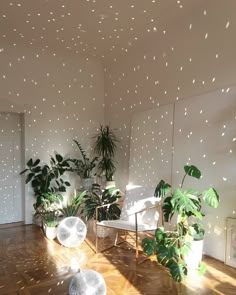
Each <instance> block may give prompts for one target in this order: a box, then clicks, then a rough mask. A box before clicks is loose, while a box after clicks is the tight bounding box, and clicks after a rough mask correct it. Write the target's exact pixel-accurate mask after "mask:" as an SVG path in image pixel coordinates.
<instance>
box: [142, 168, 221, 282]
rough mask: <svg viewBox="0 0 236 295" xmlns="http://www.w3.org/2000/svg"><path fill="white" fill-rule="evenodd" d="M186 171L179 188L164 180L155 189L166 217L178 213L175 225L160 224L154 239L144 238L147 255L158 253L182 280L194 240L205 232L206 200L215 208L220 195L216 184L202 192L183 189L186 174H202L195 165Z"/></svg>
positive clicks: (161, 262)
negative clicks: (172, 226) (171, 227)
mask: <svg viewBox="0 0 236 295" xmlns="http://www.w3.org/2000/svg"><path fill="white" fill-rule="evenodd" d="M184 171H185V174H184V177H183V180H182V183H181V186H180V187H179V188H176V189H171V186H170V185H169V184H168V183H166V182H165V181H163V180H161V181H160V182H159V184H158V185H157V187H156V190H155V196H156V197H160V198H162V199H163V206H162V209H163V215H164V220H165V221H166V222H169V221H170V220H171V219H172V218H173V217H174V216H175V217H177V223H176V226H175V229H174V230H172V231H167V230H165V229H164V227H160V228H158V229H157V230H156V232H155V238H154V239H148V238H145V239H143V241H142V246H143V249H144V252H146V254H147V255H148V256H151V255H153V254H155V255H156V257H157V261H158V262H159V263H160V264H162V265H163V266H164V267H166V268H167V269H168V270H169V271H170V274H171V276H172V277H173V279H174V280H175V281H177V282H181V281H182V280H183V279H184V277H185V276H186V275H187V274H188V265H187V263H186V257H187V256H188V255H189V252H190V250H191V247H192V242H193V240H194V239H201V238H203V235H204V228H203V225H202V223H201V220H202V219H203V217H204V214H203V213H202V205H203V203H205V204H206V205H208V206H210V207H212V208H217V207H218V206H219V195H218V193H217V192H216V190H215V189H214V188H213V187H210V188H208V189H207V190H204V191H202V192H199V191H197V190H194V189H184V188H183V185H184V181H185V178H186V176H191V177H194V178H197V179H200V178H201V171H200V170H199V169H198V168H197V167H196V166H193V165H191V166H184ZM198 271H199V273H200V274H203V273H204V271H205V266H204V264H202V263H200V264H199V266H198Z"/></svg>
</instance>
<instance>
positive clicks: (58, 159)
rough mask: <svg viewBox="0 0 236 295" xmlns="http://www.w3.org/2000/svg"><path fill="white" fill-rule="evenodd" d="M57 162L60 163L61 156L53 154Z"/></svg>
mask: <svg viewBox="0 0 236 295" xmlns="http://www.w3.org/2000/svg"><path fill="white" fill-rule="evenodd" d="M55 157H56V159H57V162H59V163H61V162H62V161H63V157H62V156H61V155H60V154H56V155H55Z"/></svg>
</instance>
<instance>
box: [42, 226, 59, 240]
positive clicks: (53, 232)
mask: <svg viewBox="0 0 236 295" xmlns="http://www.w3.org/2000/svg"><path fill="white" fill-rule="evenodd" d="M43 229H44V233H45V236H46V237H47V238H48V239H49V240H54V239H55V238H56V237H57V227H48V226H47V225H45V224H44V225H43Z"/></svg>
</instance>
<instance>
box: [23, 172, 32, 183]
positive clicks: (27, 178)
mask: <svg viewBox="0 0 236 295" xmlns="http://www.w3.org/2000/svg"><path fill="white" fill-rule="evenodd" d="M33 177H34V173H29V174H28V175H27V177H26V180H25V183H29V182H30V181H31V180H32V178H33Z"/></svg>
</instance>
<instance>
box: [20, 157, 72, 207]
mask: <svg viewBox="0 0 236 295" xmlns="http://www.w3.org/2000/svg"><path fill="white" fill-rule="evenodd" d="M26 166H27V168H26V169H24V170H23V171H22V172H21V173H20V174H24V173H27V176H26V181H25V182H26V184H27V183H29V182H31V186H32V188H33V191H34V194H35V196H36V202H35V204H34V209H35V210H36V212H45V211H50V206H51V205H52V204H54V203H56V202H57V201H62V200H63V197H62V195H61V194H60V193H61V192H65V191H66V187H68V186H70V183H69V182H68V181H64V180H63V178H62V176H63V174H64V173H65V172H67V171H71V167H70V164H69V160H68V159H64V158H63V157H62V156H61V155H60V154H56V155H55V157H51V158H50V164H49V165H47V164H41V161H40V159H37V160H35V161H33V159H30V160H29V161H28V162H27V163H26Z"/></svg>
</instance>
